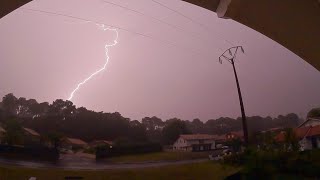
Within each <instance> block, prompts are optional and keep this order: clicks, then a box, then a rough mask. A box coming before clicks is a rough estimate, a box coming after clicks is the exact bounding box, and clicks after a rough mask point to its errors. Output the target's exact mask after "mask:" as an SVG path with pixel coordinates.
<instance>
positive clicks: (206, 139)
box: [173, 134, 217, 151]
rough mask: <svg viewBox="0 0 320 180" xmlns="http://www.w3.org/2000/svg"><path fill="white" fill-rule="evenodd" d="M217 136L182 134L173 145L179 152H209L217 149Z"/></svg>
mask: <svg viewBox="0 0 320 180" xmlns="http://www.w3.org/2000/svg"><path fill="white" fill-rule="evenodd" d="M216 140H217V136H216V135H209V134H182V135H180V137H179V138H178V139H177V140H176V142H175V143H174V144H173V150H178V151H209V150H212V149H215V148H216Z"/></svg>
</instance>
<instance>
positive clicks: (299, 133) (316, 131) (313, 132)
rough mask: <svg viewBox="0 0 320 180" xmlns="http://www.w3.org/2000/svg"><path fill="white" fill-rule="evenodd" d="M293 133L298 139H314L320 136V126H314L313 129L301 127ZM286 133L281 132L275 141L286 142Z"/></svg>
mask: <svg viewBox="0 0 320 180" xmlns="http://www.w3.org/2000/svg"><path fill="white" fill-rule="evenodd" d="M293 132H294V133H295V135H296V137H297V138H298V139H303V138H305V137H312V136H318V135H320V125H318V126H313V127H311V126H310V127H299V128H295V129H293ZM285 134H286V132H285V131H282V132H280V133H279V134H278V135H276V137H275V139H276V141H280V142H281V141H284V140H285Z"/></svg>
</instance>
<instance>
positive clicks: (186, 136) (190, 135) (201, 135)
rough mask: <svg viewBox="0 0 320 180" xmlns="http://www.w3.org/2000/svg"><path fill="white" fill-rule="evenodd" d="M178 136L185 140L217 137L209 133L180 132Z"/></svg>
mask: <svg viewBox="0 0 320 180" xmlns="http://www.w3.org/2000/svg"><path fill="white" fill-rule="evenodd" d="M180 138H183V139H185V140H205V139H217V138H218V136H217V135H210V134H181V135H180Z"/></svg>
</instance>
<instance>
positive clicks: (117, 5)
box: [102, 0, 210, 43]
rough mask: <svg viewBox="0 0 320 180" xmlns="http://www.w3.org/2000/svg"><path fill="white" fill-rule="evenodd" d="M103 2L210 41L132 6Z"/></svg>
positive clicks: (104, 0)
mask: <svg viewBox="0 0 320 180" xmlns="http://www.w3.org/2000/svg"><path fill="white" fill-rule="evenodd" d="M102 2H103V3H106V4H110V5H112V6H116V7H120V8H122V9H125V10H128V11H131V12H133V13H136V14H139V15H141V16H144V17H147V18H150V19H152V20H154V21H156V22H160V23H163V24H165V25H167V26H170V27H171V28H173V29H176V30H179V31H181V32H183V33H186V34H188V35H191V36H192V37H193V38H195V39H198V40H201V41H207V42H209V41H208V40H207V39H205V38H203V37H202V36H199V34H198V33H194V32H191V31H186V30H185V28H182V27H180V26H177V25H174V24H170V23H168V22H166V21H164V20H161V19H159V18H156V17H154V16H151V15H148V14H145V13H143V12H140V11H138V10H135V9H132V8H129V7H126V6H122V5H119V4H116V3H113V2H109V1H106V0H102ZM209 43H210V42H209Z"/></svg>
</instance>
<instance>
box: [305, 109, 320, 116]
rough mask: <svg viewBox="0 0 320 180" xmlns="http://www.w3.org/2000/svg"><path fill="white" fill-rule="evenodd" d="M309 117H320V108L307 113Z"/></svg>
mask: <svg viewBox="0 0 320 180" xmlns="http://www.w3.org/2000/svg"><path fill="white" fill-rule="evenodd" d="M307 118H320V108H313V109H311V110H310V111H309V112H308V114H307Z"/></svg>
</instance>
